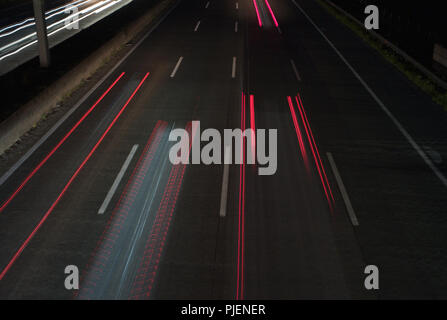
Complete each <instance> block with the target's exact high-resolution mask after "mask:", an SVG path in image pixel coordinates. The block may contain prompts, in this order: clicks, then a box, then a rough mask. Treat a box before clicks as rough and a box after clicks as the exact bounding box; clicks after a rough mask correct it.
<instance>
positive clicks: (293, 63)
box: [290, 59, 301, 81]
mask: <svg viewBox="0 0 447 320" xmlns="http://www.w3.org/2000/svg"><path fill="white" fill-rule="evenodd" d="M290 63H291V64H292V69H293V72H294V73H295V77H296V79H297V80H298V81H301V77H300V74H299V73H298V70H297V69H296V65H295V61H293V59H290Z"/></svg>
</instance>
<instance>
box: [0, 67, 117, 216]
mask: <svg viewBox="0 0 447 320" xmlns="http://www.w3.org/2000/svg"><path fill="white" fill-rule="evenodd" d="M124 74H125V73H124V72H123V73H121V74H120V75H119V76H118V78H116V80H115V81H114V82H113V83H112V84H111V85H110V87H109V88H108V89H107V90H106V91H105V92H104V93H103V94H102V95H101V96H100V97H99V99H98V100H97V101H96V102H95V103H94V104H93V105H92V106H91V107H90V109H88V110H87V112H86V113H85V114H84V115H83V116H82V117H81V119H79V120H78V122H76V124H75V125H74V126H73V127H72V128H71V129H70V131H68V132H67V134H65V136H64V137H63V138H62V140H60V141H59V142H58V144H57V145H56V146H55V147H54V148H53V149H52V150H51V151H50V153H48V155H47V156H46V157H45V158H44V159H43V160H42V161H41V162H40V163H39V164H38V165H37V166H36V167H35V168H34V169H33V171H31V173H30V174H29V175H28V176H27V177H26V178H25V180H23V182H22V183H21V184H20V186H19V187H18V188H17V189H16V191H14V192H13V193H12V194H11V195H10V196H9V198H8V199H7V200H6V201H5V202H4V203H3V204H2V206H1V207H0V213H1V212H2V211H3V210H4V209H5V208H6V207H7V206H8V205H9V203H10V202H11V201H12V200H13V199H14V198H15V197H16V196H17V194H18V193H19V192H20V191H21V190H22V189H23V187H25V185H26V184H27V183H28V182H29V181H30V180H31V178H32V177H33V176H34V175H35V174H36V173H37V171H39V170H40V168H42V166H43V165H44V164H45V163H46V162H47V161H48V160H49V159H50V158H51V156H52V155H53V154H54V153H55V152H56V151H57V150H58V149H59V148H60V147H61V146H62V144H64V142H65V141H66V140H67V139H68V138H69V137H70V136H71V134H72V133H73V132H74V131H75V130H76V128H78V127H79V125H80V124H81V123H82V122H83V121H84V120H85V118H87V116H88V115H89V114H90V113H91V112H92V111H93V110H94V109H95V108H96V106H97V105H98V104H99V103H100V102H101V101H102V100H103V99H104V97H105V96H106V95H107V94H108V93H109V92H110V90H112V88H113V87H114V86H115V85H116V84H117V83H118V81H119V80H120V79H121V78H122V77H123V76H124Z"/></svg>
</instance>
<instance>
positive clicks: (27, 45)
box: [0, 0, 110, 61]
mask: <svg viewBox="0 0 447 320" xmlns="http://www.w3.org/2000/svg"><path fill="white" fill-rule="evenodd" d="M106 2H110V0H108V1H102V2H100V3H98V4H96V5H94V6H95V8H97V7H98V6H99V5H103V4H104V3H106ZM95 8H93V9H95ZM93 9H92V8H88V9H85V10H82V11H79V12H78V14H79V13H81V12H83V13H85V12H88V11H91V10H93ZM92 14H95V12H92V13H89V14H86V15H85V16H83V17H81V18H79V19H77V20H74V21H72V22H71V23H69V24H67V25H66V26H63V27H61V28H59V29H56V30H54V31H52V32H50V33H48V36H51V35H53V34H55V33H57V32H59V31H61V30H64V29H65V28H66V27H68V26H70V25H72V24H74V23H76V22H79V21H81V20H83V19H85V18H87V17H89V16H91V15H92ZM72 16H74V15H71V16H69V17H67V18H65V19H69V18H70V17H72ZM55 24H58V22H56V23H54V24H53V25H55ZM53 25H52V26H53ZM47 29H48V28H47ZM35 34H36V33H35V32H34V33H33V34H31V35H28V36H26V37H25V38H23V39H26V38H29V37H31V36H33V35H35ZM23 39H22V40H23ZM19 41H21V40H18V41H15V42H14V44H15V43H17V42H19ZM35 43H37V40H34V41H31V42H29V43H27V44H26V45H24V46H22V47H20V48H18V49H17V50H15V51H13V52H10V53H8V54H5V55H3V56H1V57H0V61H2V60H4V59H6V58H8V57H10V56H12V55H14V54H16V53H19V52H20V51H22V50H24V49H26V48H28V47H30V46H32V45H33V44H35ZM10 46H11V44H9V45H7V46H5V47H10ZM3 48H4V47H3ZM3 48H0V51H1V50H3Z"/></svg>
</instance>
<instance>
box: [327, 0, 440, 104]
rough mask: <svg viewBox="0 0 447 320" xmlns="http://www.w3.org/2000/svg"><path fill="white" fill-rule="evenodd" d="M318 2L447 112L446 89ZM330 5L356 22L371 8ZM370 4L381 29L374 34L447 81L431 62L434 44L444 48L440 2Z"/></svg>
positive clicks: (354, 2) (359, 0)
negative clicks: (378, 18)
mask: <svg viewBox="0 0 447 320" xmlns="http://www.w3.org/2000/svg"><path fill="white" fill-rule="evenodd" d="M319 2H320V4H322V5H323V6H324V7H325V8H326V9H327V10H328V11H329V12H330V13H332V14H333V15H335V17H336V18H337V19H338V20H340V22H342V23H343V24H345V25H346V26H347V27H349V28H350V29H352V30H353V31H354V32H355V33H356V34H357V35H358V36H359V37H361V38H362V39H363V40H364V41H365V42H366V43H368V44H369V45H370V46H371V47H373V48H374V49H376V50H377V51H378V52H379V53H380V54H381V55H382V56H383V57H384V58H385V59H386V60H388V61H389V62H390V63H391V64H393V65H394V66H395V67H396V68H397V69H399V70H400V71H401V72H402V73H403V74H405V75H406V76H407V78H408V79H409V80H410V81H412V82H413V83H414V84H415V85H416V86H418V87H419V88H420V89H421V90H422V91H424V92H425V93H427V94H428V95H429V96H431V98H432V100H433V101H434V102H436V103H437V104H439V105H440V106H443V107H444V109H445V110H446V111H447V90H445V87H443V86H440V85H439V83H438V82H435V81H433V80H432V79H430V78H429V77H427V76H426V75H425V74H423V73H422V72H421V71H420V69H419V68H418V67H416V66H415V65H414V64H413V63H411V62H409V61H407V60H406V59H405V58H404V57H402V56H401V55H400V54H399V53H397V52H395V51H394V50H393V49H391V48H390V47H389V46H387V45H386V44H384V43H382V42H381V41H378V40H377V39H376V38H375V37H374V36H373V35H371V34H370V33H369V32H368V31H366V30H365V28H364V27H363V26H360V25H358V24H357V23H355V22H354V21H352V20H351V19H350V18H349V17H347V16H345V15H344V14H343V13H341V12H339V11H338V10H335V9H334V8H333V7H332V6H330V5H327V4H326V2H322V1H320V0H319ZM333 2H334V3H335V4H336V5H338V6H339V7H340V8H343V9H344V10H345V11H347V12H348V13H350V14H351V15H352V16H354V17H355V18H357V19H358V20H359V21H363V19H364V18H365V14H364V9H365V7H366V6H367V5H368V4H370V2H367V1H364V0H350V1H341V0H334V1H333ZM371 3H372V4H375V5H377V6H378V8H379V11H380V29H379V30H376V32H378V33H379V34H380V35H382V36H383V37H384V38H385V39H387V40H388V41H390V42H391V43H393V44H395V45H397V46H398V47H399V48H401V49H403V50H404V51H405V52H406V53H407V54H409V55H410V56H411V57H413V59H415V60H416V61H418V62H419V63H420V64H421V65H424V66H425V67H426V68H427V69H429V70H431V71H432V72H433V73H434V74H436V75H437V76H438V77H439V78H441V79H443V80H444V81H447V68H446V67H445V66H443V65H441V64H440V63H437V62H436V61H434V59H433V53H434V46H435V44H436V45H438V46H441V47H447V28H445V18H444V11H442V9H443V8H442V5H440V2H438V3H436V2H435V3H433V2H432V3H430V5H428V4H424V5H422V4H420V3H418V4H416V3H413V2H401V1H399V0H395V1H389V2H385V1H381V0H374V1H371Z"/></svg>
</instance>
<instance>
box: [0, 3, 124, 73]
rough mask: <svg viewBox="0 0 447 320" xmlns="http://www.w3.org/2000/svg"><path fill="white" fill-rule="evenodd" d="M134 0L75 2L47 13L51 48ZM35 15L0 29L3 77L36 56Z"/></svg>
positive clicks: (46, 18)
mask: <svg viewBox="0 0 447 320" xmlns="http://www.w3.org/2000/svg"><path fill="white" fill-rule="evenodd" d="M130 2H132V0H102V1H98V0H74V1H68V2H67V4H65V5H62V6H58V7H56V8H53V9H51V10H48V11H46V12H45V20H46V27H47V34H48V42H49V46H50V48H51V47H54V46H55V45H57V44H59V43H61V42H62V41H65V40H67V39H68V38H70V37H72V36H73V35H75V34H77V33H78V32H80V31H81V30H84V29H86V28H88V27H89V26H91V25H92V24H94V23H96V22H98V21H99V20H101V19H103V18H105V17H107V16H108V15H110V14H112V13H113V12H115V11H116V10H118V9H120V8H122V7H123V6H125V5H127V4H129V3H130ZM37 55H38V50H37V34H36V25H35V22H34V16H31V17H28V18H26V19H21V20H20V21H16V22H14V23H11V24H8V25H6V26H1V27H0V75H2V74H5V73H7V72H9V71H11V70H12V69H14V68H16V67H17V66H19V65H21V64H22V63H24V62H26V61H28V60H30V59H32V58H34V57H36V56H37Z"/></svg>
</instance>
